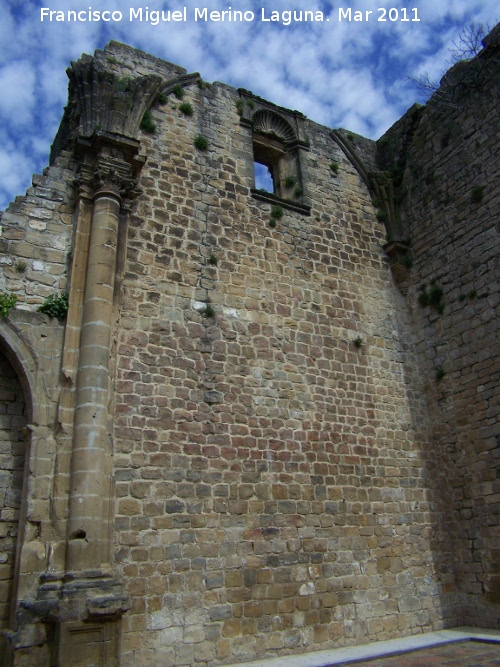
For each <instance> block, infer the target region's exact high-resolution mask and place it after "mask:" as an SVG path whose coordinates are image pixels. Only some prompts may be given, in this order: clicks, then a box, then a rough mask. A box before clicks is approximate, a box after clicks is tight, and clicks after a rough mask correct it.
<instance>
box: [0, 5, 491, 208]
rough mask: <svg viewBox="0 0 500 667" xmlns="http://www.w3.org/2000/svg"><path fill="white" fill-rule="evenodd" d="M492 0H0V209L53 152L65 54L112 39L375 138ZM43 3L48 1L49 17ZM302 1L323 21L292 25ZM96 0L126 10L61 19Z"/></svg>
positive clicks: (486, 20)
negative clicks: (162, 14) (181, 15)
mask: <svg viewBox="0 0 500 667" xmlns="http://www.w3.org/2000/svg"><path fill="white" fill-rule="evenodd" d="M497 5H498V0H408V1H407V2H405V0H403V1H400V0H351V1H350V2H349V0H342V1H341V2H333V3H332V2H326V1H323V0H313V1H312V2H308V3H306V2H304V1H303V0H234V1H233V2H232V4H231V2H230V1H228V2H225V1H224V0H209V1H208V0H207V1H206V3H205V0H168V1H164V0H149V2H148V1H147V0H146V1H145V2H144V3H143V4H141V2H140V0H137V1H136V0H94V1H92V0H0V210H2V209H4V208H5V207H6V206H7V205H8V203H9V202H10V201H11V200H12V199H13V198H14V197H15V196H16V195H19V194H24V192H25V191H26V188H28V187H29V186H30V184H31V176H32V174H33V173H40V172H41V171H42V170H43V168H44V166H46V164H47V162H48V152H49V147H50V144H51V142H52V139H53V137H54V135H55V132H56V130H57V127H58V124H59V121H60V118H61V115H62V110H63V107H64V105H65V103H66V93H67V77H66V68H67V66H68V65H69V62H70V61H71V60H76V59H78V58H79V57H80V55H81V54H82V53H89V54H91V53H93V51H94V50H95V49H98V48H102V47H104V46H105V44H106V43H107V42H108V41H109V40H110V39H115V40H119V41H122V42H126V43H128V44H130V45H132V46H135V47H138V48H140V49H143V50H145V51H148V52H149V53H152V54H154V55H156V56H158V57H160V58H164V59H165V60H169V61H170V62H173V63H176V64H178V65H181V66H183V67H185V68H186V69H187V70H188V72H199V73H200V74H201V76H202V78H203V79H204V80H206V81H223V82H225V83H229V84H231V85H233V86H235V87H243V88H247V89H249V90H252V91H253V92H254V93H256V94H258V95H260V96H261V97H264V98H266V99H268V100H270V101H272V102H275V103H277V104H280V105H282V106H285V107H288V108H292V109H298V110H300V111H302V112H303V113H305V114H306V115H307V116H308V117H309V118H311V119H313V120H315V121H317V122H320V123H323V124H325V125H328V126H329V127H345V128H347V129H349V130H351V131H353V132H359V133H361V134H363V135H365V136H367V137H372V138H378V137H379V136H380V135H381V134H383V132H384V131H385V130H386V129H387V128H388V127H389V126H390V125H391V124H392V123H393V122H394V121H395V120H397V119H398V118H399V117H400V116H401V114H402V113H404V112H405V111H406V109H407V108H408V107H410V106H411V105H412V104H413V103H414V102H415V101H420V102H421V101H423V100H422V98H421V96H420V94H419V91H418V89H417V88H416V87H415V85H414V84H412V83H411V81H409V80H408V77H409V76H413V77H415V76H419V75H420V74H423V73H424V72H425V73H428V74H429V75H430V77H431V78H434V79H439V78H440V77H441V75H442V74H443V72H444V71H446V69H447V68H448V67H449V65H450V46H451V45H452V42H453V40H454V39H456V38H457V35H458V34H459V32H460V30H461V29H462V28H463V27H464V26H467V25H470V24H471V23H472V22H475V23H483V24H488V25H489V26H490V27H493V26H494V25H495V23H496V22H497V21H499V20H500V10H499V9H498V8H497ZM183 7H186V16H187V20H186V21H179V22H172V21H171V22H163V21H161V22H160V23H158V24H157V25H153V21H151V20H150V21H147V20H146V8H148V9H149V12H152V11H155V10H156V11H157V10H165V11H168V10H170V11H175V10H181V9H182V8H183ZM205 7H207V8H208V10H209V12H210V11H224V10H229V8H231V9H232V10H233V11H234V10H241V11H246V12H250V13H248V14H246V16H247V18H250V17H251V13H252V12H253V16H254V19H253V20H249V21H244V22H238V21H227V20H225V21H224V22H222V21H210V20H208V21H204V20H198V21H196V20H195V13H196V12H195V10H196V9H198V10H199V12H200V13H202V10H203V8H205ZM42 8H45V9H46V10H48V12H44V13H43V14H44V20H42V11H41V10H42ZM140 8H142V9H143V12H142V17H143V20H142V22H141V21H139V20H138V18H133V20H130V18H131V13H130V10H131V9H132V10H133V15H135V17H137V16H138V10H139V9H140ZM306 8H307V9H308V10H314V11H315V12H322V16H323V19H324V20H323V21H320V20H316V21H314V22H311V21H308V22H304V21H302V22H300V21H299V20H293V18H294V17H293V14H292V21H291V22H290V24H289V25H286V23H288V18H287V17H288V15H287V14H286V12H287V11H289V10H295V11H296V12H297V14H296V16H295V18H296V19H299V17H300V11H301V10H302V11H304V10H305V9H306ZM89 9H90V10H91V11H92V12H100V13H102V12H105V11H108V12H115V14H114V18H115V19H118V18H120V16H121V20H115V21H108V22H105V21H103V20H100V21H97V20H93V21H89V20H86V21H84V20H81V21H76V22H75V21H68V20H64V21H57V20H55V19H56V18H67V11H68V10H76V11H79V12H82V13H81V14H80V16H81V18H82V19H83V18H87V19H88V17H89ZM349 9H350V10H351V13H350V15H351V19H352V20H351V21H349V20H348V19H347V18H346V17H348V15H349V12H348V10H349ZM340 10H342V12H341V11H340ZM50 11H52V12H54V13H53V14H52V19H53V20H52V21H50V20H49V18H50ZM55 12H62V13H59V14H56V13H55ZM367 12H371V13H368V14H367ZM134 13H135V14H134ZM95 16H96V15H95V14H94V17H95ZM106 16H108V15H106ZM227 16H228V15H227V14H226V17H227ZM229 16H232V14H230V15H229ZM315 16H316V17H320V16H321V14H315ZM153 18H154V14H153ZM271 18H277V19H279V20H276V21H274V20H270V19H271ZM356 18H358V19H359V18H363V20H358V21H356V20H354V19H356ZM384 18H385V19H386V20H385V21H384V20H381V19H384ZM417 18H418V19H419V20H418V21H417V20H414V19H417ZM340 19H341V20H340ZM391 19H393V20H391ZM402 19H408V20H402Z"/></svg>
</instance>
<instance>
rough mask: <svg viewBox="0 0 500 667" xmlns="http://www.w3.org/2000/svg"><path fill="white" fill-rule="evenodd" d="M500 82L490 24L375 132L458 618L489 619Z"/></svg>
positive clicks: (494, 506)
mask: <svg viewBox="0 0 500 667" xmlns="http://www.w3.org/2000/svg"><path fill="white" fill-rule="evenodd" d="M499 83H500V59H499V35H498V29H497V30H496V32H494V33H493V34H492V35H491V36H490V37H489V42H488V46H487V48H486V49H484V50H483V52H482V53H481V54H480V57H479V58H478V59H476V60H475V61H472V62H469V63H459V64H458V65H456V66H455V68H454V69H453V70H451V71H450V72H449V73H448V74H447V76H446V78H445V80H444V85H443V86H442V87H441V89H440V90H439V91H437V92H436V94H435V95H434V96H433V98H432V99H431V100H430V102H429V103H428V104H427V106H426V107H425V108H423V109H416V108H414V109H412V110H410V112H409V113H408V115H407V117H405V118H404V119H403V120H402V121H401V122H400V123H399V124H398V125H397V126H395V127H394V128H392V129H391V130H390V131H389V132H388V133H387V135H386V136H385V137H383V138H382V139H381V140H380V141H379V142H378V144H379V151H380V155H381V157H382V162H383V165H384V167H385V168H387V169H389V170H392V172H393V174H399V175H401V174H402V173H403V172H404V176H403V181H402V186H401V188H400V190H399V195H400V197H402V203H401V226H402V229H403V230H404V231H403V232H402V234H403V236H404V237H409V240H410V244H411V255H412V260H413V266H412V268H411V284H410V287H409V292H408V300H409V304H410V308H411V309H412V312H413V319H414V322H415V324H416V327H415V330H416V331H418V343H417V348H418V351H419V357H420V362H419V363H420V365H421V368H422V372H423V373H424V375H425V378H426V385H425V389H426V395H427V401H428V409H429V414H430V417H431V420H432V439H431V447H432V448H433V449H434V450H435V452H436V461H435V468H434V471H433V480H434V483H435V484H437V485H438V486H439V488H440V489H441V490H442V496H441V498H442V502H443V507H444V508H445V509H446V511H447V514H446V516H447V519H446V521H447V522H448V525H449V528H450V540H449V542H448V544H447V545H446V546H445V545H443V547H442V548H440V549H438V550H437V552H436V555H437V556H438V554H439V552H441V553H443V551H447V550H449V553H450V554H453V556H454V557H453V559H452V562H453V563H454V565H455V567H454V569H453V579H454V582H455V583H456V586H457V589H458V590H459V591H460V593H461V596H462V600H461V601H462V608H463V614H464V616H463V620H464V623H467V624H472V623H479V624H480V625H483V626H495V627H498V623H499V616H500V614H499V608H498V602H499V599H500V598H499V591H500V589H499V582H500V578H499V577H500V570H499V558H498V554H499V551H498V539H499V536H500V534H499V525H498V516H499V505H498V498H499V496H498V493H499V491H500V481H499V476H500V472H499V467H498V466H499V457H500V447H499V435H500V430H499V428H500V427H499V422H498V405H499V394H500V389H499V373H500V366H499V354H498V353H499V348H498V323H499V314H500V313H499V283H498V280H499V263H498V235H499V232H500V228H499V223H498V220H499V205H500V190H499V186H498V183H499V164H498V125H499V111H498V97H499ZM446 560H448V559H447V558H445V561H446ZM453 585H454V583H453V582H452V581H450V586H453Z"/></svg>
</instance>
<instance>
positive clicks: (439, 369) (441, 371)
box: [436, 366, 446, 382]
mask: <svg viewBox="0 0 500 667" xmlns="http://www.w3.org/2000/svg"><path fill="white" fill-rule="evenodd" d="M445 375H446V371H445V370H444V368H443V367H442V366H437V367H436V382H440V381H441V380H442V379H443V378H444V376H445Z"/></svg>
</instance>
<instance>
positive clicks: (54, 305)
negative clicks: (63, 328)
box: [37, 293, 68, 320]
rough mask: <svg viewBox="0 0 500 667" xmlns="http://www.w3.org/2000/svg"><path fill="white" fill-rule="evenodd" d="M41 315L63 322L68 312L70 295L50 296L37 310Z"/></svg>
mask: <svg viewBox="0 0 500 667" xmlns="http://www.w3.org/2000/svg"><path fill="white" fill-rule="evenodd" d="M37 310H38V312H39V313H44V314H45V315H48V316H49V317H55V318H57V319H58V320H63V319H64V318H65V317H66V314H67V312H68V295H67V294H64V293H63V294H51V295H50V296H48V297H47V298H46V299H45V301H44V302H43V303H42V305H41V306H39V307H38V308H37Z"/></svg>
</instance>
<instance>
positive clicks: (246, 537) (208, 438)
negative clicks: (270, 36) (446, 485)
mask: <svg viewBox="0 0 500 667" xmlns="http://www.w3.org/2000/svg"><path fill="white" fill-rule="evenodd" d="M240 99H241V98H240V96H239V94H238V92H237V91H235V90H233V89H231V88H229V87H227V86H225V85H222V84H213V85H210V86H208V85H206V84H199V83H198V82H196V81H193V83H192V84H191V85H188V86H186V87H185V88H184V95H183V97H182V102H181V101H180V100H179V99H177V97H176V96H175V94H171V95H170V96H169V97H168V99H167V100H166V101H165V103H164V104H159V105H157V106H156V107H155V108H154V109H153V112H152V116H153V120H154V123H155V125H156V129H155V132H154V133H153V134H142V136H141V143H142V145H143V146H144V147H145V151H146V153H147V155H148V160H147V162H146V164H145V166H144V169H143V171H142V174H141V179H140V187H142V189H143V192H144V195H143V196H142V197H141V198H139V200H138V201H137V208H136V211H135V213H134V215H133V216H132V217H131V220H130V224H129V232H128V240H127V259H126V261H125V265H124V275H123V280H122V282H121V289H122V290H123V300H122V302H121V307H120V315H119V320H118V323H117V327H116V339H117V340H116V351H117V358H116V384H115V408H114V409H115V414H116V418H115V421H114V446H115V458H114V464H115V477H116V524H115V540H116V552H115V557H116V562H117V564H118V567H119V570H120V573H121V574H122V576H123V578H124V580H125V582H126V587H127V590H128V592H129V595H130V598H131V608H130V611H129V612H128V614H127V615H126V616H125V617H124V621H123V639H122V651H123V654H122V655H123V661H124V662H123V664H126V665H129V664H130V665H132V664H140V663H145V662H148V661H149V662H152V661H153V660H163V661H166V662H169V663H171V664H194V663H195V662H200V661H201V662H207V663H212V662H228V661H230V662H233V661H234V660H238V659H250V658H255V657H257V656H263V655H273V654H275V653H276V652H277V651H279V652H285V653H286V652H291V651H304V650H311V649H312V648H324V647H328V646H334V645H340V644H346V643H355V642H360V641H367V640H369V639H375V638H378V639H384V638H388V637H393V636H396V635H398V634H402V633H404V634H407V633H411V632H421V631H423V630H426V629H430V628H438V627H443V626H444V625H446V624H447V623H451V624H453V623H454V618H453V616H452V613H451V612H450V611H449V610H447V609H446V608H443V602H442V600H441V598H440V590H439V585H438V581H437V579H436V577H435V574H434V571H435V567H434V563H433V556H432V553H431V548H430V536H431V534H432V532H433V527H432V520H431V508H430V506H429V497H428V489H427V487H428V483H427V477H428V470H427V467H426V463H425V461H424V454H423V450H424V449H426V448H427V433H426V415H425V404H424V403H423V402H422V400H421V398H420V393H421V391H420V390H421V380H420V378H419V375H418V368H417V363H416V358H415V356H414V353H413V352H412V335H411V332H410V327H409V321H408V316H407V313H406V309H405V305H404V302H403V300H402V297H401V295H400V294H399V292H398V290H397V288H396V287H395V285H394V283H393V281H392V278H391V274H390V271H389V267H388V264H387V261H386V260H385V257H384V252H383V249H382V246H383V244H384V243H385V229H384V227H383V225H382V224H381V223H379V222H378V221H377V219H376V217H375V211H374V208H373V206H372V204H371V198H370V194H369V192H368V190H367V188H366V186H365V185H364V183H363V181H362V179H361V178H360V176H359V174H358V173H357V171H356V169H355V168H354V167H353V166H352V164H351V163H350V162H349V160H348V159H347V158H346V156H345V155H344V154H343V152H342V151H341V149H340V147H339V144H338V143H337V141H336V140H335V139H334V138H333V137H332V136H331V133H330V131H329V130H328V129H327V128H324V127H320V126H318V125H316V124H314V123H311V122H309V121H307V120H306V121H304V123H305V127H304V133H305V135H306V137H307V140H308V144H309V146H308V150H307V151H305V152H304V155H303V163H302V165H301V167H302V173H303V174H305V176H304V181H303V186H304V192H305V196H306V197H307V201H308V202H309V203H310V214H308V213H309V212H307V213H303V212H297V211H295V210H293V209H288V208H287V205H286V203H283V202H280V204H281V205H282V207H283V216H282V217H281V218H279V219H278V220H277V222H276V225H275V226H274V227H271V226H270V225H269V221H270V218H271V212H272V211H271V209H272V206H273V201H272V198H271V199H270V200H269V201H268V200H266V199H265V196H264V200H261V199H259V196H262V195H261V193H254V196H252V188H253V182H254V177H253V154H252V132H251V129H249V128H248V126H247V125H246V124H244V123H243V122H242V117H241V116H240V111H241V108H240V109H239V102H238V101H239V100H240ZM244 99H245V102H244V103H245V105H248V99H252V98H251V97H250V98H248V97H245V98H244ZM186 103H189V104H190V105H191V106H192V108H193V111H194V113H193V115H191V116H188V115H185V114H184V113H183V112H182V110H181V109H180V104H186ZM254 104H255V106H256V107H258V106H259V105H260V104H262V102H261V101H259V100H258V99H256V100H255V101H254ZM266 108H268V109H269V110H271V111H276V113H281V110H280V109H278V108H276V107H273V106H272V105H269V104H268V105H267V107H266ZM246 110H247V108H246V106H245V108H244V109H243V119H244V115H245V112H246ZM200 134H201V135H203V136H205V137H206V138H207V140H208V148H207V150H199V149H196V148H195V146H194V141H195V138H196V137H197V136H198V135H200ZM354 141H356V139H355V138H354ZM364 141H366V140H364ZM362 145H363V146H364V142H363V144H362ZM332 162H336V163H338V165H339V169H338V171H337V172H336V173H335V172H334V171H333V170H332V169H331V167H330V164H331V163H332ZM268 199H269V198H268ZM208 306H210V308H211V310H209V311H208V312H207V307H208ZM356 341H358V343H356ZM358 346H359V347H358ZM450 616H451V617H450Z"/></svg>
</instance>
